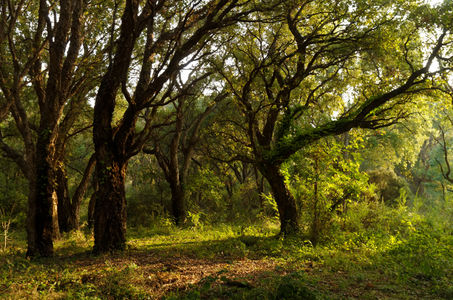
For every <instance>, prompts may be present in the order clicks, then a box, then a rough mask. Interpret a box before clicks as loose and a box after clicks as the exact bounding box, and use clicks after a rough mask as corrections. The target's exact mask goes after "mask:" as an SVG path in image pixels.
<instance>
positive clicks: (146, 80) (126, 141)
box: [93, 0, 257, 253]
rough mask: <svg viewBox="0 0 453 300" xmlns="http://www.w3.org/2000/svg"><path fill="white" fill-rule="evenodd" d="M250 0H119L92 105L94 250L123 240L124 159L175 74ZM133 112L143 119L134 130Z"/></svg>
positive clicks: (167, 95)
mask: <svg viewBox="0 0 453 300" xmlns="http://www.w3.org/2000/svg"><path fill="white" fill-rule="evenodd" d="M252 4H253V1H241V2H240V1H236V0H221V1H207V2H201V1H182V2H181V1H177V2H176V1H163V0H161V1H146V2H144V3H142V1H138V0H128V1H126V3H125V7H124V10H123V13H122V17H121V26H120V28H119V37H118V39H117V41H116V43H115V49H113V52H112V53H111V56H112V60H111V61H110V64H109V66H108V70H107V72H106V73H105V74H104V76H103V78H102V81H101V84H100V86H99V90H98V93H97V96H96V101H95V107H94V128H93V140H94V144H95V153H96V161H97V164H96V176H97V178H98V181H99V189H98V191H97V193H96V201H95V213H94V237H95V245H94V249H93V250H94V252H95V253H100V252H108V251H112V250H119V249H124V247H125V240H126V238H125V233H126V199H125V189H124V182H125V176H126V173H127V163H128V160H129V159H130V158H131V157H132V156H134V155H136V154H137V153H139V152H140V151H141V150H142V147H143V145H144V143H145V141H146V140H147V139H148V138H149V136H150V133H151V132H152V129H153V128H152V127H153V126H152V123H153V116H155V114H156V113H157V110H158V107H160V106H165V105H166V104H168V103H169V102H171V101H172V100H171V96H172V88H173V87H174V85H175V83H176V82H175V76H176V75H177V74H178V73H179V72H180V71H181V70H182V69H183V68H184V67H185V66H187V65H189V64H190V63H191V62H192V61H196V60H198V59H199V58H200V57H203V56H206V55H209V53H210V52H211V51H212V49H210V48H209V47H208V45H209V43H210V41H211V40H212V38H213V36H214V34H215V33H216V31H218V29H219V28H224V27H226V26H228V25H231V24H233V23H235V22H237V21H239V20H241V19H244V18H245V17H246V16H247V15H248V14H249V12H250V11H253V10H256V9H257V8H255V7H254V6H253V5H252ZM142 42H143V43H142ZM137 48H138V49H137ZM134 51H137V53H139V55H138V56H137V57H139V58H138V59H137V60H134V59H133V54H134ZM135 64H137V66H138V67H137V68H138V69H139V71H138V73H135V72H134V73H135V74H138V75H137V78H135V80H134V81H132V80H131V76H132V70H133V68H134V67H135ZM119 90H121V93H122V96H123V97H124V99H126V101H127V108H126V109H125V111H124V113H123V114H122V116H121V118H120V120H119V122H118V124H117V125H116V124H113V122H112V117H113V113H114V110H115V107H116V105H115V104H116V100H117V97H119V95H118V91H119ZM140 116H142V117H143V118H144V122H143V124H141V126H140V128H138V130H136V127H137V125H138V124H139V122H138V120H139V117H140Z"/></svg>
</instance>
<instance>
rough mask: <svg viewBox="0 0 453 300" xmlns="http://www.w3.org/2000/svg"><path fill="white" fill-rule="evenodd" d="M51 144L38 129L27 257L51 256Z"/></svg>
mask: <svg viewBox="0 0 453 300" xmlns="http://www.w3.org/2000/svg"><path fill="white" fill-rule="evenodd" d="M52 146H53V143H52V140H51V138H50V132H49V131H48V130H45V129H44V130H40V135H39V137H38V142H37V144H36V158H37V160H36V162H37V163H36V176H35V178H36V181H33V182H30V194H29V210H28V221H27V224H28V230H27V232H28V234H29V235H30V236H29V237H28V250H27V256H37V255H40V256H45V257H47V256H52V255H53V239H54V238H55V237H57V235H58V233H59V232H58V219H57V218H56V216H57V204H56V200H57V197H56V184H57V183H56V176H55V168H54V166H53V164H52V158H53V152H52ZM32 227H34V228H32Z"/></svg>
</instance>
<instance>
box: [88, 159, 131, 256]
mask: <svg viewBox="0 0 453 300" xmlns="http://www.w3.org/2000/svg"><path fill="white" fill-rule="evenodd" d="M98 161H99V162H101V163H98V164H97V166H96V175H97V176H98V180H99V189H98V191H97V192H96V200H95V204H94V205H95V209H94V248H93V252H94V253H95V254H98V253H105V252H112V251H115V250H124V248H125V247H126V195H125V188H124V183H125V177H126V171H127V163H122V162H118V161H116V160H113V159H110V160H109V159H108V157H104V158H102V157H98Z"/></svg>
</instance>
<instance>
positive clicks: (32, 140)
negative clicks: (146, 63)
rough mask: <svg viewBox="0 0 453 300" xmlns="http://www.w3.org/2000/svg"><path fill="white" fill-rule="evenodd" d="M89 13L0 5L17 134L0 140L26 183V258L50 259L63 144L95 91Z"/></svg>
mask: <svg viewBox="0 0 453 300" xmlns="http://www.w3.org/2000/svg"><path fill="white" fill-rule="evenodd" d="M86 10H87V5H86V3H85V2H84V1H82V0H61V1H59V2H58V3H55V5H51V6H49V5H48V2H47V1H45V0H41V1H39V2H37V1H16V2H12V1H2V12H1V22H2V32H1V35H2V37H1V40H0V42H1V46H0V47H1V48H0V49H1V51H2V53H1V57H2V64H1V67H0V84H1V86H0V88H1V91H2V96H3V98H4V99H5V101H6V103H7V105H8V108H9V112H10V114H11V117H12V120H14V124H15V127H16V131H15V132H13V131H14V130H10V132H9V133H8V134H6V135H4V134H1V135H0V142H1V144H0V145H1V148H2V151H3V154H4V155H5V156H6V157H8V158H10V159H12V160H13V161H15V162H16V163H17V164H18V166H19V167H20V168H21V170H22V172H23V173H24V176H25V177H26V178H27V179H28V181H29V196H28V215H27V236H28V250H27V255H28V256H36V255H41V256H51V255H52V254H53V241H52V240H53V238H54V237H56V236H57V235H58V233H59V228H58V227H59V226H58V225H59V224H58V217H57V207H58V203H57V201H58V200H60V202H64V199H57V191H58V189H59V188H60V189H62V188H64V187H63V184H65V182H63V183H61V182H59V179H63V180H65V176H64V172H63V171H62V168H63V165H64V156H65V146H66V142H67V140H68V138H69V137H71V136H74V133H75V132H73V131H72V130H73V129H74V128H73V125H74V123H75V121H76V119H77V117H78V114H79V113H80V109H81V107H83V106H84V105H87V101H86V95H87V93H88V92H89V91H90V90H91V89H93V88H94V87H95V85H96V80H95V78H96V76H95V73H94V70H95V68H93V66H94V62H96V60H98V58H99V57H98V55H99V52H100V51H97V50H99V44H98V43H97V41H96V40H95V39H93V38H92V36H90V34H91V33H92V32H89V31H88V30H87V26H90V25H91V23H90V22H92V21H93V20H94V19H93V18H92V16H91V17H90V16H87V15H86V14H84V12H86ZM51 19H52V20H51ZM84 21H86V22H85V23H84ZM82 46H83V47H82ZM34 111H37V112H38V113H34ZM8 120H9V121H11V119H8ZM11 133H12V134H13V135H15V134H16V133H17V134H19V135H20V137H21V139H22V143H23V151H22V150H21V149H18V148H15V147H14V145H13V144H11V143H9V142H8V140H9V141H11V138H10V134H11ZM62 172H63V173H62ZM59 174H60V175H59ZM60 181H61V180H60Z"/></svg>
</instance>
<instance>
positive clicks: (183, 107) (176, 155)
mask: <svg viewBox="0 0 453 300" xmlns="http://www.w3.org/2000/svg"><path fill="white" fill-rule="evenodd" d="M189 82H190V81H189ZM192 88H193V89H195V87H192ZM182 90H183V91H181V92H180V95H179V96H178V97H177V100H176V101H175V102H173V106H174V109H175V111H174V112H172V113H171V114H172V115H173V117H172V118H171V119H170V120H169V121H171V120H172V121H171V122H172V123H173V126H171V127H169V128H167V129H166V130H165V129H164V130H162V129H161V130H160V131H159V132H158V133H156V135H157V134H158V135H159V136H153V138H152V148H145V149H143V151H144V152H145V153H147V154H154V156H155V157H156V159H157V162H158V164H159V166H160V167H161V169H162V171H163V172H164V175H165V179H166V180H167V182H168V183H169V185H170V190H171V203H172V214H173V217H174V219H175V223H176V225H178V226H181V225H182V224H183V223H184V221H185V218H186V214H187V212H186V204H185V202H186V199H185V198H186V195H185V194H186V193H185V185H186V183H187V180H186V179H187V174H188V172H189V168H190V165H191V164H192V159H193V156H194V152H195V147H196V145H197V144H198V143H199V141H200V129H201V128H202V126H203V122H205V120H206V118H207V117H208V116H209V114H211V113H212V112H213V110H214V109H215V108H216V105H217V103H218V102H219V101H221V100H222V98H225V97H226V94H219V95H218V96H216V97H215V98H214V99H213V101H211V102H212V103H206V104H204V103H202V101H203V98H207V99H206V100H208V101H209V98H211V97H204V96H203V94H202V92H203V91H204V89H201V90H200V91H196V90H194V91H190V90H189V91H184V90H185V88H184V87H182ZM187 93H188V95H187ZM200 106H201V108H202V109H200ZM203 106H204V107H205V108H204V109H203Z"/></svg>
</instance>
